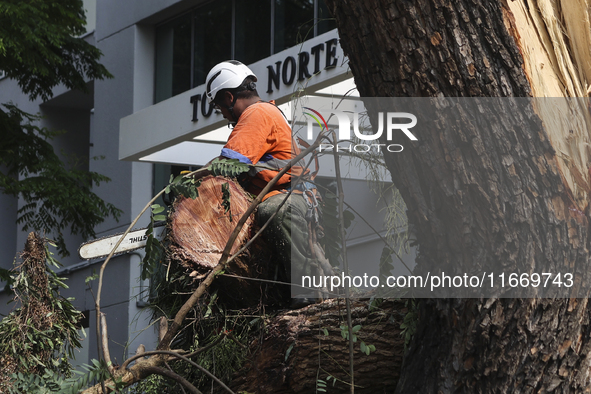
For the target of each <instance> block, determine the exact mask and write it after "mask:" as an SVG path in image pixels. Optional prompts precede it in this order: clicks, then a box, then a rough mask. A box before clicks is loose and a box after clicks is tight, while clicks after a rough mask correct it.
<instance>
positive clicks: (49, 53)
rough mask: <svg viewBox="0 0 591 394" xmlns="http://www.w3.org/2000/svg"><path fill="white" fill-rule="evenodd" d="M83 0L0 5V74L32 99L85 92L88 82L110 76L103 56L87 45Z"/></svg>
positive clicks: (5, 0) (10, 0)
mask: <svg viewBox="0 0 591 394" xmlns="http://www.w3.org/2000/svg"><path fill="white" fill-rule="evenodd" d="M85 24H86V19H85V16H84V9H83V3H82V0H59V1H58V0H27V1H17V0H3V1H0V70H3V71H4V72H5V73H6V75H7V76H8V77H9V78H12V79H15V80H17V81H18V84H19V86H20V88H21V89H22V90H23V92H24V93H25V94H27V95H29V97H30V99H31V100H35V99H36V98H37V97H41V98H42V99H43V100H44V101H45V100H47V99H48V98H50V97H51V96H52V91H51V90H52V88H53V87H55V86H57V85H60V84H63V85H65V86H66V88H68V89H77V90H82V91H86V81H87V80H91V79H104V78H108V77H111V74H109V72H108V71H107V69H106V68H105V67H104V66H103V65H101V64H100V63H99V58H100V57H101V52H100V50H99V49H97V48H96V47H94V46H93V45H91V44H90V43H88V42H86V41H85V40H84V39H83V38H81V37H80V36H82V35H83V34H84V33H85V32H86V28H85Z"/></svg>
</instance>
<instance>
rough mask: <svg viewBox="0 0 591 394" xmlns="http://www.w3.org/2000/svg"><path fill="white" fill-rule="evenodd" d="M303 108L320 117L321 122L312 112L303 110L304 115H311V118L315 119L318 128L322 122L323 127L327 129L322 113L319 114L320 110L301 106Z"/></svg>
mask: <svg viewBox="0 0 591 394" xmlns="http://www.w3.org/2000/svg"><path fill="white" fill-rule="evenodd" d="M303 108H304V109H307V110H308V111H312V112H314V113H315V114H316V115H317V116H318V117H319V118H320V120H322V123H320V120H319V119H318V118H317V117H316V116H314V115H313V114H311V113H309V112H304V114H305V115H309V116H311V117H312V119H314V120H315V121H316V123H318V126H320V130H322V124H324V129H325V130H328V125H327V124H326V120H324V118H323V117H322V115H320V112H318V111H316V110H313V109H312V108H309V107H303Z"/></svg>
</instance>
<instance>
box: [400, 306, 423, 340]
mask: <svg viewBox="0 0 591 394" xmlns="http://www.w3.org/2000/svg"><path fill="white" fill-rule="evenodd" d="M406 308H407V310H408V312H407V313H406V315H404V320H403V321H402V323H400V328H401V329H402V331H401V332H400V335H402V336H403V337H404V350H405V351H406V348H407V347H408V345H409V344H410V340H411V339H412V337H413V335H414V334H415V332H416V330H417V324H418V322H419V306H418V302H417V301H415V300H414V299H407V300H406Z"/></svg>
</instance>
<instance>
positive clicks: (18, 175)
mask: <svg viewBox="0 0 591 394" xmlns="http://www.w3.org/2000/svg"><path fill="white" fill-rule="evenodd" d="M4 107H5V108H6V109H7V110H8V111H7V112H4V111H2V110H0V130H2V139H0V167H2V168H3V171H0V191H2V192H3V193H4V194H8V195H12V196H15V197H20V198H21V199H22V201H23V205H22V206H21V208H20V209H19V210H18V219H17V224H19V225H22V230H23V231H29V230H34V231H38V232H42V233H52V232H54V236H55V237H56V242H57V246H58V251H59V253H60V254H61V255H63V256H67V255H68V254H69V253H68V251H67V249H66V245H65V240H64V235H63V231H64V230H67V231H69V232H71V233H72V234H80V235H82V237H84V238H92V237H94V236H95V232H94V227H95V226H96V225H98V224H99V223H102V222H103V221H104V219H105V217H108V216H112V217H114V218H115V219H118V218H119V216H120V214H121V210H119V209H117V208H116V207H115V206H114V205H113V204H110V203H106V202H104V201H103V200H102V199H101V198H99V197H98V196H97V195H96V194H95V193H93V192H92V188H93V186H98V185H100V184H101V183H102V182H108V181H109V178H107V177H106V176H104V175H100V174H98V173H96V172H89V171H83V170H79V169H77V168H76V166H71V168H69V167H68V166H67V165H65V164H64V163H63V162H62V161H61V160H60V159H59V157H58V156H57V154H56V153H55V152H54V150H53V147H52V146H51V144H50V142H49V141H50V140H51V139H52V138H53V137H55V136H56V134H57V133H56V132H52V131H49V130H47V129H45V128H41V127H37V126H34V125H32V124H31V122H33V121H36V120H38V119H39V118H38V117H36V116H32V115H29V114H27V113H25V112H23V111H21V110H19V109H18V108H16V107H15V106H13V105H9V104H5V105H4Z"/></svg>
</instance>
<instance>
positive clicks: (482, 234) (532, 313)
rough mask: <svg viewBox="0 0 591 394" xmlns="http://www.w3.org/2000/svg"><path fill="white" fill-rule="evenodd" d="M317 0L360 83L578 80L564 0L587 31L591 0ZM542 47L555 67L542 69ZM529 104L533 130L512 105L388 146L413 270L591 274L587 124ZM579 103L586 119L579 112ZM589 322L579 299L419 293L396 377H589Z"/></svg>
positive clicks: (415, 382) (433, 382) (580, 388)
mask: <svg viewBox="0 0 591 394" xmlns="http://www.w3.org/2000/svg"><path fill="white" fill-rule="evenodd" d="M326 3H327V4H328V6H329V8H330V9H332V10H333V15H334V16H335V18H336V20H337V26H338V29H339V35H340V38H341V46H342V47H343V49H344V51H345V53H346V54H347V56H348V57H349V64H350V67H351V69H352V71H353V74H354V76H355V82H356V84H357V87H358V89H359V92H360V93H361V95H362V96H368V97H390V96H398V97H409V96H426V97H437V96H446V97H475V96H492V97H497V96H498V97H505V96H531V95H533V94H536V95H544V94H548V95H550V94H552V92H555V91H556V92H562V95H582V93H584V92H586V91H587V86H588V82H589V75H588V74H586V73H587V71H588V65H589V56H588V48H585V49H581V48H580V47H581V41H580V40H578V37H576V36H575V35H574V34H573V33H571V34H569V32H574V31H578V30H577V29H576V28H572V25H571V24H570V23H568V21H569V20H570V19H572V18H571V17H569V16H568V15H569V14H568V13H569V12H570V13H571V14H572V11H573V8H569V7H571V6H572V7H574V5H575V3H576V4H577V5H579V3H581V4H584V5H585V7H582V9H581V12H579V13H578V14H577V15H578V16H579V22H580V23H581V24H582V26H583V27H582V29H580V30H582V31H583V32H587V31H589V17H588V12H589V5H588V3H587V2H584V1H578V0H577V1H572V2H570V3H568V2H562V4H561V5H557V4H559V3H560V1H558V0H557V1H545V0H538V1H535V2H534V1H531V0H516V1H511V2H509V3H511V4H510V5H509V4H508V3H507V2H506V1H504V0H367V1H363V2H359V1H335V0H326ZM509 6H510V7H511V8H509ZM583 11H584V12H583ZM575 14H576V13H575ZM569 18H570V19H569ZM557 24H558V25H557ZM569 26H570V27H569ZM580 27H581V26H579V28H580ZM585 34H586V33H582V34H581V36H582V37H583V38H584V37H586V35H585ZM536 40H537V41H536ZM583 41H584V40H583ZM561 43H562V44H561ZM583 46H584V45H583ZM532 48H539V49H540V50H539V51H538V52H539V53H538V52H536V51H535V50H533V49H532ZM540 53H541V54H542V55H544V56H546V58H547V60H546V61H547V63H546V71H548V70H549V71H548V72H549V73H550V76H546V77H544V76H543V73H542V71H541V70H542V68H543V67H544V66H543V65H541V64H540V63H541V61H540V59H539V58H536V56H537V55H539V54H540ZM546 71H544V72H546ZM552 78H555V80H556V81H557V82H556V83H550V82H548V81H550V80H552ZM550 85H552V86H550ZM581 92H582V93H581ZM575 105H576V104H575ZM495 110H496V108H492V109H489V112H490V114H491V115H494V111H495ZM534 110H536V109H532V110H531V111H530V113H526V114H525V117H526V118H529V119H531V121H532V122H534V123H537V124H538V126H539V127H540V129H541V130H543V132H541V133H531V132H529V133H528V131H527V130H529V128H525V129H522V128H519V125H520V123H519V122H520V120H519V119H514V118H509V119H508V118H507V117H505V118H503V119H502V120H495V118H494V117H492V116H491V117H490V121H491V122H493V123H494V122H498V124H497V125H496V126H497V127H496V128H495V130H497V129H498V130H499V132H498V133H494V134H493V133H485V132H483V131H482V130H479V129H477V128H472V129H467V130H463V131H460V130H457V129H455V130H447V129H443V128H439V129H438V128H436V127H433V128H432V130H430V131H429V132H428V133H424V134H421V136H420V137H419V141H417V142H414V143H413V144H408V145H407V146H406V147H405V151H404V154H386V163H387V165H388V168H389V170H390V172H391V174H392V178H393V180H394V182H395V184H396V186H397V187H398V188H399V189H400V192H401V194H402V196H403V198H404V200H405V202H406V205H407V207H408V220H409V224H410V225H412V226H413V227H414V228H415V229H416V236H417V240H418V243H419V255H418V257H417V268H416V270H417V272H419V273H421V272H425V271H426V269H427V268H428V267H432V266H433V265H434V264H433V263H434V262H436V263H437V266H439V267H441V269H442V270H446V269H448V270H449V271H453V270H454V269H456V270H457V267H461V268H462V269H469V268H470V267H475V268H483V267H491V266H494V265H496V266H501V265H502V266H504V267H509V268H510V267H524V266H527V267H529V268H530V269H531V270H532V272H564V271H566V270H567V268H568V271H571V272H572V271H576V270H577V269H578V270H580V271H581V272H582V274H581V275H583V276H582V278H583V280H585V279H588V274H587V273H586V272H585V271H586V269H584V268H585V266H586V265H588V264H589V251H588V242H589V239H588V235H587V229H588V226H589V222H588V217H587V214H586V213H584V212H587V211H586V204H587V201H588V182H589V181H588V177H587V176H586V174H588V163H589V157H588V155H589V151H588V150H587V149H586V148H583V149H581V148H582V146H583V145H582V144H583V143H586V142H587V141H588V139H589V136H588V134H589V132H588V129H587V126H582V127H581V128H580V129H578V128H576V127H573V128H571V129H569V128H567V129H566V130H567V133H569V132H570V134H571V135H563V134H560V132H556V130H554V129H551V128H550V126H551V125H553V123H552V122H551V120H552V119H551V117H552V116H553V115H552V114H548V113H545V112H544V111H542V110H540V108H537V111H538V113H541V115H542V118H543V121H544V123H543V124H542V122H541V121H540V120H539V119H537V120H536V116H535V115H534V112H533V111H534ZM579 115H580V117H579V118H577V119H576V120H577V121H579V120H581V119H582V124H583V125H585V122H588V118H587V116H588V114H585V113H582V114H579ZM503 121H504V122H507V121H509V122H514V123H513V124H509V125H507V124H503V123H502V122H503ZM574 123H576V122H575V120H573V124H574ZM586 124H589V123H586ZM512 126H515V127H512ZM544 127H545V129H544ZM515 130H518V131H515ZM579 144H580V145H579ZM566 146H569V147H570V148H569V149H568V150H565V148H564V147H566ZM483 147H486V148H485V149H483ZM557 151H559V152H561V155H560V157H557V154H556V152H557ZM583 174H585V175H583ZM501 263H502V264H501ZM550 270H551V271H550ZM590 331H591V326H590V323H589V306H588V303H587V299H565V298H562V299H540V298H536V299H515V298H513V299H496V298H495V299H478V298H476V299H429V300H424V301H423V302H422V303H421V307H420V320H419V323H418V327H417V331H416V333H415V336H414V338H413V341H412V343H411V346H410V347H409V350H408V352H407V354H406V355H405V362H404V365H403V370H402V375H401V379H400V382H399V384H398V387H397V392H399V393H415V392H421V393H448V392H466V393H474V392H479V393H489V392H490V393H492V392H536V393H537V392H547V391H553V390H555V391H556V392H565V393H566V392H587V391H588V386H589V367H590V358H589V356H588V355H589V351H590V350H591V341H590Z"/></svg>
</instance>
